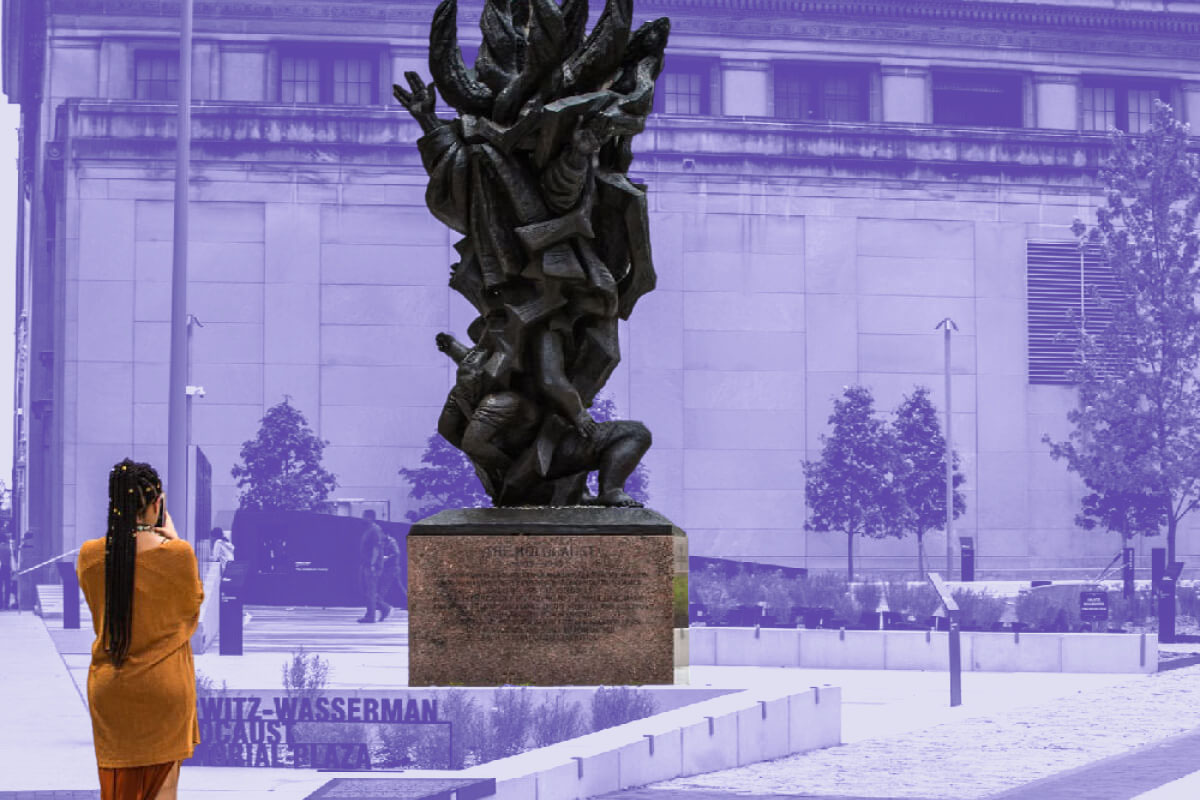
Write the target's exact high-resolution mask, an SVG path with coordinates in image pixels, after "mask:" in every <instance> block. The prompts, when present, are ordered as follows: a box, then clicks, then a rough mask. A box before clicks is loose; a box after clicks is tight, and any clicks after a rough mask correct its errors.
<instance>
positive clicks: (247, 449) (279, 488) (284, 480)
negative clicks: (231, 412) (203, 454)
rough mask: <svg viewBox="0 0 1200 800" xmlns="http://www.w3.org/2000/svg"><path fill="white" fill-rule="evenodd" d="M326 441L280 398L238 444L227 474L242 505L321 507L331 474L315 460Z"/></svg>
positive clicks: (333, 482)
mask: <svg viewBox="0 0 1200 800" xmlns="http://www.w3.org/2000/svg"><path fill="white" fill-rule="evenodd" d="M328 444H329V442H327V441H325V440H323V439H320V438H319V437H318V436H317V435H316V434H315V433H313V431H312V429H311V428H310V427H309V426H308V422H307V420H305V418H304V415H303V414H302V413H300V411H299V410H298V409H296V408H295V407H294V406H292V405H291V404H290V403H289V402H288V398H286V397H285V398H284V400H283V402H281V403H279V404H277V405H275V406H272V407H271V408H269V409H268V410H267V413H266V414H265V415H264V416H263V418H262V420H261V421H260V426H259V429H258V435H257V436H256V437H255V438H254V439H250V440H248V441H246V442H244V443H243V444H242V450H241V459H242V460H241V463H237V464H234V466H233V470H232V475H233V478H234V479H235V480H236V481H237V486H238V489H240V490H241V493H240V494H239V496H238V502H239V505H240V507H241V508H243V509H253V510H282V511H324V510H326V509H327V506H328V502H327V499H328V497H329V493H330V492H331V491H333V490H334V489H335V488H337V478H335V477H334V476H333V475H332V474H331V473H329V472H327V471H326V470H325V469H324V468H323V467H322V466H321V455H322V453H323V452H324V450H325V446H326V445H328Z"/></svg>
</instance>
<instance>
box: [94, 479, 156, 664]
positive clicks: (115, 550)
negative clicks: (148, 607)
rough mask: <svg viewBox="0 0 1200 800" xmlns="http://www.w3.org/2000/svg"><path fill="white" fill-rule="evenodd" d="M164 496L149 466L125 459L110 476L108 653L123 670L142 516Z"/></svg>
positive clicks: (106, 591)
mask: <svg viewBox="0 0 1200 800" xmlns="http://www.w3.org/2000/svg"><path fill="white" fill-rule="evenodd" d="M160 494H162V482H161V481H160V480H159V478H158V473H157V472H155V471H154V467H152V466H150V465H149V464H143V463H141V462H136V461H132V460H130V459H128V458H127V459H125V460H124V461H122V462H121V463H119V464H117V465H116V466H114V467H113V468H112V472H110V473H109V476H108V533H107V535H106V536H105V538H104V632H105V634H106V637H107V640H106V642H105V646H104V650H105V652H107V653H108V654H109V656H110V657H111V658H112V661H113V664H114V665H115V666H117V667H120V666H121V665H122V664H123V663H124V662H125V658H126V656H128V655H129V639H130V632H131V629H132V627H133V571H134V566H135V565H136V564H137V524H138V514H140V513H141V512H142V511H143V510H144V509H145V508H146V507H147V506H148V505H150V504H151V503H153V502H154V501H155V500H157V499H158V496H159V495H160Z"/></svg>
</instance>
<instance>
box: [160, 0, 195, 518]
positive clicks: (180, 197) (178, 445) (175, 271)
mask: <svg viewBox="0 0 1200 800" xmlns="http://www.w3.org/2000/svg"><path fill="white" fill-rule="evenodd" d="M181 7H182V8H181V15H182V19H181V20H180V33H179V111H178V125H177V130H176V137H175V142H176V152H175V155H176V158H175V219H174V231H173V237H172V238H173V249H172V259H171V368H170V375H169V376H168V385H167V482H166V483H167V488H168V490H169V491H172V492H174V496H176V497H183V498H185V499H184V503H185V510H184V513H183V514H182V515H180V516H179V517H178V518H177V520H176V524H177V525H178V530H179V536H180V538H183V539H187V538H188V520H187V516H188V515H187V512H186V502H187V500H186V498H187V372H188V363H187V362H188V352H187V340H188V319H187V275H188V270H187V246H188V178H189V169H190V165H191V150H192V147H191V144H192V0H183V2H182V3H181Z"/></svg>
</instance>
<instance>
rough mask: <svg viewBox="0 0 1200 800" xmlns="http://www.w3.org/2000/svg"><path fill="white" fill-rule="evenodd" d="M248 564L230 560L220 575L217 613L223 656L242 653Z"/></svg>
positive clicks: (218, 638)
mask: <svg viewBox="0 0 1200 800" xmlns="http://www.w3.org/2000/svg"><path fill="white" fill-rule="evenodd" d="M248 566H249V565H248V564H246V563H239V562H237V561H230V562H229V563H228V564H226V565H225V572H224V573H223V574H222V575H221V608H220V614H219V620H218V624H219V633H218V636H217V641H218V642H219V652H220V654H221V655H223V656H240V655H241V654H242V605H243V590H244V587H245V584H246V569H247V567H248Z"/></svg>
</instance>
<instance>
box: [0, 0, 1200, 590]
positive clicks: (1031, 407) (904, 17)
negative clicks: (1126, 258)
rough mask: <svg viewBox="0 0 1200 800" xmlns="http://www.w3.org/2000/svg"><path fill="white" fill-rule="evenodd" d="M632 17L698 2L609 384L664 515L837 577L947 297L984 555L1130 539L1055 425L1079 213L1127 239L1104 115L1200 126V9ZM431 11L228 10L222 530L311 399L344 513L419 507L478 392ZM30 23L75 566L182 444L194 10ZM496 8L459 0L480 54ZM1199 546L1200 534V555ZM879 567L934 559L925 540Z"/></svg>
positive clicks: (211, 380)
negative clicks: (184, 163) (285, 417)
mask: <svg viewBox="0 0 1200 800" xmlns="http://www.w3.org/2000/svg"><path fill="white" fill-rule="evenodd" d="M594 5H596V4H594ZM635 5H636V14H637V16H638V17H639V19H648V18H652V17H656V16H660V15H669V16H670V17H671V18H672V20H673V30H672V35H671V45H670V48H669V50H668V61H667V65H666V70H665V72H664V75H663V77H662V78H660V82H659V89H658V97H657V101H656V102H657V103H658V105H659V112H658V113H656V114H655V115H654V116H653V117H652V119H651V123H650V125H649V126H648V129H647V131H646V133H645V134H643V135H642V136H641V137H639V138H638V140H637V142H636V148H635V149H636V152H637V159H636V161H635V163H634V171H635V172H636V173H637V177H638V178H640V179H644V180H645V181H647V183H648V184H649V186H650V195H649V196H650V204H651V205H650V207H651V225H652V230H653V248H654V258H655V263H656V266H657V269H658V272H659V285H658V288H657V290H656V291H655V292H653V293H652V294H651V295H648V296H647V297H646V298H644V299H643V301H642V303H641V304H639V307H638V309H637V313H636V314H635V315H634V317H633V319H632V320H631V321H630V322H629V323H628V324H625V323H622V325H623V328H622V347H623V360H622V363H621V365H620V367H619V368H618V370H617V372H616V373H615V374H614V375H613V377H612V379H611V380H610V382H609V390H608V391H609V392H611V394H612V395H613V396H614V398H615V400H616V402H617V406H618V408H619V409H620V410H621V411H622V412H623V413H624V414H625V415H626V416H629V417H632V418H636V419H641V420H644V421H645V422H646V423H647V424H648V425H649V426H650V428H651V430H652V431H653V433H654V437H655V441H654V446H653V448H652V449H651V451H650V453H649V454H648V456H647V459H646V461H647V464H648V466H649V469H650V475H651V478H650V485H651V496H652V504H653V505H654V506H655V507H656V508H657V509H659V510H660V511H662V512H663V513H665V514H666V515H667V516H669V517H671V518H672V519H673V520H675V521H676V522H677V523H679V524H680V525H681V526H682V527H683V528H685V529H686V530H687V531H688V532H689V535H690V536H691V541H692V551H693V553H694V554H701V555H716V556H723V557H733V558H747V559H758V560H765V561H776V562H778V563H786V564H791V565H796V566H805V565H807V566H809V567H811V568H821V567H831V568H839V567H841V566H842V565H843V564H844V560H845V540H844V538H843V537H842V536H841V535H840V534H829V533H820V532H811V533H805V532H804V530H803V519H804V516H805V507H804V491H803V472H802V467H801V465H802V461H803V460H804V459H805V458H806V457H815V456H816V455H817V453H818V450H819V444H820V443H819V436H820V434H822V433H823V432H826V431H827V429H828V426H827V418H828V416H829V414H830V411H831V409H832V400H833V397H834V396H835V395H837V394H839V393H840V392H841V389H842V387H843V386H845V385H848V384H851V383H863V384H866V385H867V386H869V387H870V388H871V389H872V391H873V392H874V394H875V397H876V400H877V404H878V407H879V408H880V409H881V410H885V411H886V410H888V409H890V408H892V407H894V406H895V405H896V404H897V403H898V402H899V400H900V398H901V396H902V395H903V394H904V393H907V392H909V391H911V390H912V388H913V387H914V386H915V385H918V384H924V385H927V386H929V387H930V389H931V391H932V398H933V400H934V402H935V403H936V404H937V405H938V407H939V408H943V407H944V396H943V395H944V392H943V389H942V368H943V360H942V353H943V351H942V336H941V333H940V332H939V331H935V330H934V326H935V325H936V324H937V323H938V321H939V320H941V319H942V318H944V317H947V316H949V317H952V318H953V319H954V321H955V322H956V323H957V325H958V332H957V334H955V337H954V339H953V363H952V369H953V409H954V420H953V424H954V431H953V432H954V439H955V443H956V446H957V449H958V450H959V452H960V453H961V455H962V457H963V468H964V470H965V472H966V476H967V484H966V487H965V488H966V494H967V504H968V511H967V514H966V516H964V517H962V518H960V520H959V521H958V523H957V525H956V530H955V533H956V535H964V536H972V537H974V539H975V544H976V550H977V555H978V559H979V566H980V569H981V570H982V571H983V572H985V573H993V574H1016V573H1017V572H1020V571H1028V570H1036V569H1044V568H1051V567H1072V568H1087V570H1086V571H1087V572H1088V573H1094V572H1096V571H1098V569H1099V568H1100V567H1102V566H1103V565H1104V564H1106V563H1108V561H1109V560H1110V558H1111V557H1112V555H1113V554H1114V553H1115V551H1116V548H1117V546H1118V544H1117V540H1116V537H1115V535H1103V534H1096V533H1085V532H1082V531H1079V530H1076V529H1075V527H1074V525H1073V522H1072V518H1073V515H1074V513H1075V511H1076V508H1077V506H1078V501H1079V496H1080V491H1079V489H1080V486H1079V484H1078V483H1077V481H1076V480H1075V479H1074V478H1072V477H1071V476H1069V475H1068V474H1067V473H1066V472H1065V469H1064V467H1063V466H1062V464H1060V463H1055V462H1053V461H1052V460H1051V459H1050V458H1049V457H1048V455H1047V448H1046V446H1045V445H1043V444H1042V443H1041V441H1040V440H1041V436H1042V434H1043V433H1044V432H1049V433H1052V434H1054V435H1055V436H1063V435H1065V433H1066V432H1067V427H1066V426H1067V423H1066V418H1065V413H1066V411H1067V409H1068V408H1069V407H1070V405H1071V404H1072V401H1073V393H1072V389H1071V387H1070V386H1068V385H1066V384H1065V383H1063V382H1062V372H1063V370H1064V369H1065V366H1064V364H1065V361H1064V358H1063V355H1064V354H1063V353H1062V352H1055V351H1054V347H1053V345H1052V343H1051V340H1052V336H1050V335H1049V334H1052V333H1053V330H1055V329H1056V326H1061V325H1065V324H1066V316H1065V308H1066V307H1067V306H1068V305H1069V304H1070V298H1071V297H1072V296H1077V295H1078V292H1079V289H1080V286H1081V284H1082V283H1083V282H1086V281H1087V280H1089V278H1088V275H1089V272H1088V271H1087V270H1086V269H1083V268H1082V267H1080V266H1079V265H1078V264H1077V263H1075V262H1074V261H1073V260H1072V259H1073V258H1074V257H1073V256H1072V255H1071V253H1070V252H1069V250H1070V244H1069V243H1070V242H1071V241H1072V237H1071V234H1070V231H1069V225H1070V223H1071V221H1072V220H1073V219H1074V218H1075V217H1082V218H1084V219H1089V220H1090V219H1094V209H1095V207H1096V205H1097V204H1098V203H1099V200H1100V194H1099V191H1098V189H1097V186H1096V182H1095V177H1096V170H1097V166H1098V164H1099V162H1100V160H1101V159H1102V158H1103V156H1104V154H1105V152H1106V150H1107V139H1106V134H1105V132H1104V131H1105V130H1106V129H1107V128H1108V127H1110V126H1116V127H1120V128H1124V129H1127V130H1131V131H1133V132H1137V131H1138V130H1140V128H1141V126H1143V125H1144V124H1146V120H1147V118H1148V112H1149V109H1150V104H1151V102H1152V100H1153V99H1154V98H1160V99H1163V100H1165V101H1167V102H1169V103H1170V104H1172V106H1173V107H1174V108H1175V109H1176V110H1177V112H1178V113H1179V114H1180V115H1181V116H1182V117H1183V118H1184V119H1187V120H1191V121H1192V122H1193V124H1195V122H1196V121H1197V120H1200V13H1198V12H1200V3H1190V2H1179V3H1176V2H1171V3H1161V2H1154V3H1151V2H1137V0H1130V1H1128V2H1127V1H1125V0H1120V1H1119V2H1118V1H1117V0H1111V1H1109V2H1105V1H1104V0H1061V3H1060V4H1059V5H1051V4H1048V3H1042V2H1031V1H1030V0H1012V1H1010V2H974V1H973V0H903V2H901V1H900V0H842V1H841V2H829V1H828V0H738V1H737V2H734V1H733V0H638V2H637V3H636V4H635ZM433 7H434V3H433V2H431V1H430V0H404V1H403V2H400V1H399V0H394V1H389V0H357V1H354V0H350V1H347V2H342V1H341V0H287V1H286V2H284V1H280V2H266V0H239V1H238V2H215V0H197V1H196V6H195V8H196V16H195V46H194V56H193V82H192V88H193V95H194V99H195V101H196V104H195V108H194V110H193V116H192V120H193V145H192V158H193V179H192V187H191V201H192V202H191V215H192V222H191V234H192V235H191V244H190V250H189V253H190V285H189V305H190V308H189V311H190V312H191V313H192V314H194V315H196V317H197V318H198V319H199V320H200V321H201V322H202V323H203V328H196V329H195V332H194V343H193V353H194V358H193V378H192V381H191V382H192V383H196V384H200V385H203V386H204V387H205V390H206V395H205V397H204V398H202V399H199V398H198V399H197V400H196V401H195V403H194V406H193V408H194V410H193V422H192V436H191V440H192V442H193V443H194V444H196V445H198V446H200V447H201V448H202V449H203V450H204V452H205V454H206V455H207V457H208V458H209V459H210V461H211V462H212V470H213V492H214V494H213V508H214V509H216V510H221V509H226V510H228V509H232V508H234V506H235V504H236V490H235V487H234V486H233V479H232V478H231V477H230V468H231V467H232V465H233V463H234V462H235V460H236V459H237V456H238V451H239V448H240V445H241V443H242V442H243V441H245V440H247V439H249V438H252V437H253V436H254V434H255V432H256V430H257V426H258V421H259V419H260V418H261V417H262V415H263V413H264V411H265V410H266V409H267V408H268V407H270V406H271V405H274V404H275V403H277V402H279V401H280V400H281V399H283V397H284V396H285V395H286V396H288V397H290V398H291V402H292V403H293V404H294V405H295V406H297V407H298V408H299V409H300V410H301V411H302V412H303V413H304V414H305V415H306V416H307V418H308V420H309V421H310V423H311V424H312V425H313V427H314V428H315V429H316V431H317V432H318V433H319V434H320V435H321V436H322V437H323V438H325V439H328V440H329V441H330V442H331V444H330V446H329V448H328V449H327V451H326V462H325V463H326V466H327V468H329V469H330V470H331V471H332V472H334V473H335V474H336V475H337V476H338V480H339V483H340V488H339V489H338V490H337V492H336V495H337V496H340V497H357V498H367V499H373V500H388V501H390V504H391V509H392V512H391V516H392V517H393V518H394V519H401V518H402V515H403V511H404V510H405V509H406V508H408V507H409V501H408V498H407V495H408V487H407V486H406V485H405V484H404V483H403V481H402V480H401V479H400V478H399V476H398V475H397V469H398V468H400V467H402V466H414V465H416V464H417V462H418V461H419V458H420V456H421V453H422V451H423V449H424V447H425V444H426V440H427V439H428V437H429V436H430V434H431V433H432V432H433V431H434V429H435V420H436V418H437V415H438V413H439V410H440V407H441V404H442V402H443V400H444V399H445V393H446V391H447V389H448V388H449V386H450V385H451V381H452V371H451V368H450V364H449V362H447V361H446V359H445V358H444V357H443V356H441V355H440V354H439V353H438V352H437V351H436V350H435V349H434V347H433V335H434V333H435V332H437V331H439V330H452V331H454V332H456V333H457V334H459V335H460V336H461V335H462V333H463V332H464V331H465V327H466V324H467V322H468V321H469V320H470V318H471V313H470V309H469V308H468V306H467V305H466V303H465V302H464V301H462V300H461V298H459V297H458V296H457V295H456V294H455V293H453V292H451V291H450V290H449V289H448V288H447V286H446V279H447V277H448V267H449V264H450V263H452V262H453V261H454V260H455V254H454V251H453V250H452V247H451V245H452V242H453V238H452V235H451V233H450V232H449V231H447V230H446V229H445V228H444V226H442V225H440V224H438V223H437V222H436V221H435V220H434V219H433V218H432V216H431V215H430V214H429V213H428V212H427V210H426V209H425V207H424V201H423V190H424V185H425V180H426V178H425V175H424V173H423V171H422V168H421V165H420V160H419V157H418V154H417V151H416V148H415V146H414V142H415V140H416V138H417V136H418V135H419V132H418V129H417V127H416V126H415V124H414V123H413V122H411V121H410V119H409V118H408V117H407V115H406V114H405V113H404V112H403V110H402V109H400V108H399V106H397V105H396V104H395V103H394V101H392V99H391V92H390V86H391V84H392V83H393V82H395V81H399V80H401V76H402V74H403V72H404V71H405V70H409V69H416V70H418V71H420V72H421V73H422V74H425V75H428V67H427V66H426V64H425V59H426V56H425V53H426V36H427V31H428V26H429V21H430V18H431V16H432V11H433ZM1164 7H1165V10H1164ZM4 10H5V14H6V18H5V25H4V28H5V41H4V53H3V64H4V90H5V92H6V94H7V96H8V99H9V101H10V102H13V103H19V104H20V105H21V112H22V129H21V136H22V143H21V153H20V166H21V176H22V190H21V192H22V194H21V218H20V220H19V221H18V222H17V224H18V225H19V226H20V232H21V237H20V241H21V244H20V252H19V254H18V260H17V270H16V281H17V298H18V300H17V303H18V308H17V313H18V320H19V326H18V327H19V331H18V344H17V347H18V353H17V371H18V376H17V381H16V386H17V397H16V415H15V420H14V425H15V426H16V431H15V433H16V436H15V442H16V453H17V456H16V464H15V465H14V476H13V478H14V486H15V488H16V493H15V497H16V501H17V508H16V511H17V515H18V519H19V520H20V522H19V524H20V526H21V529H23V530H25V529H33V530H35V531H37V533H38V536H37V539H36V541H37V542H38V544H37V546H36V547H37V553H38V555H41V556H42V557H49V556H51V555H53V554H55V553H58V552H62V551H63V550H68V549H70V548H72V547H74V546H76V545H77V544H78V543H79V542H80V541H82V540H84V539H87V538H92V537H95V536H98V535H101V534H102V532H103V519H104V492H105V484H104V480H103V476H104V475H105V474H106V470H107V469H108V467H109V466H110V465H111V464H112V463H114V462H115V461H117V460H119V459H120V458H122V457H124V456H126V455H131V456H133V457H135V458H138V459H145V460H149V461H151V462H153V463H156V464H164V465H165V462H166V420H167V403H166V387H167V354H168V340H169V334H168V322H167V320H168V313H169V290H170V268H171V267H170V264H171V234H172V224H171V208H172V205H171V200H172V180H173V174H174V162H173V159H174V136H175V124H176V120H175V115H174V114H175V112H174V105H173V103H172V102H171V101H172V98H173V97H175V94H174V93H175V92H176V91H177V88H178V78H177V72H178V67H177V63H176V61H175V60H176V59H177V58H178V49H177V48H178V44H177V38H176V37H177V30H178V18H177V17H176V14H177V9H176V7H175V5H174V4H163V3H159V2H157V0H27V1H26V2H16V0H6V2H5V4H4ZM478 12H479V3H473V2H464V3H463V5H462V8H461V10H460V29H461V31H462V37H463V40H464V49H465V50H467V51H468V58H470V51H471V49H472V44H471V43H472V41H475V42H477V41H478V31H477V28H476V27H475V25H474V21H475V20H476V19H477V18H478ZM593 13H595V12H594V11H593ZM472 37H474V38H472ZM1064 247H1065V248H1066V249H1064ZM1039 270H1040V272H1039ZM1031 275H1033V276H1034V277H1035V278H1038V279H1037V280H1031V279H1030V276H1031ZM1045 275H1049V276H1050V279H1051V280H1049V283H1047V282H1046V281H1042V280H1041V279H1040V278H1039V277H1038V276H1043V277H1044V276H1045ZM1073 282H1074V283H1073ZM1047 285H1049V286H1051V288H1050V289H1046V286H1047ZM1047 292H1048V293H1047ZM1153 543H1154V542H1150V544H1153ZM1138 546H1139V547H1140V548H1145V547H1146V546H1147V545H1146V543H1139V545H1138ZM943 547H944V540H943V539H939V538H938V535H937V534H934V535H933V536H931V537H930V539H929V541H928V548H929V551H930V553H931V554H933V555H935V556H937V555H940V554H941V553H943V552H944V549H943ZM1198 551H1200V540H1198V537H1197V535H1196V533H1195V528H1194V527H1192V526H1189V525H1187V524H1185V526H1184V529H1183V531H1182V532H1181V537H1180V546H1179V552H1180V558H1183V559H1185V560H1186V559H1188V557H1189V556H1190V555H1192V554H1196V553H1197V552H1198ZM1143 552H1145V550H1143ZM857 556H858V561H859V564H860V565H862V566H864V567H866V568H867V569H875V568H888V569H908V570H913V569H915V543H914V542H912V541H903V542H894V541H892V542H866V543H864V544H863V545H862V547H861V549H860V550H859V552H858V554H857ZM935 563H938V562H936V561H935Z"/></svg>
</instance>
